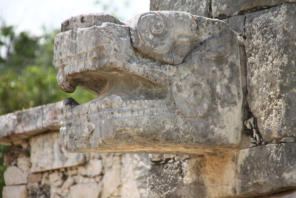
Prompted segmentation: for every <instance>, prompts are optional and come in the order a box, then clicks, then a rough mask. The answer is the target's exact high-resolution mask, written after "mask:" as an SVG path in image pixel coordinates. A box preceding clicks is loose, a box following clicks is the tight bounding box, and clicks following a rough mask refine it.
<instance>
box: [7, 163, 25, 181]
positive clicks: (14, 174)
mask: <svg viewBox="0 0 296 198" xmlns="http://www.w3.org/2000/svg"><path fill="white" fill-rule="evenodd" d="M27 177H28V174H26V173H24V172H23V171H22V170H21V169H19V168H18V167H16V166H9V167H8V168H7V169H6V171H5V172H4V181H5V184H6V185H17V184H26V183H27Z"/></svg>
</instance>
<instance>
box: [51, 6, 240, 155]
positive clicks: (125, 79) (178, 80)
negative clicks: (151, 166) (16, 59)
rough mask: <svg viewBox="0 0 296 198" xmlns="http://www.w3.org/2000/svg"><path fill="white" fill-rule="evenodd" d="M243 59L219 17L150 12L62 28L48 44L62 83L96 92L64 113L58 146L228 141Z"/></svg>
mask: <svg viewBox="0 0 296 198" xmlns="http://www.w3.org/2000/svg"><path fill="white" fill-rule="evenodd" d="M70 20H71V19H70ZM241 58H242V56H241V54H240V48H239V42H238V39H237V36H236V34H234V32H232V31H231V30H230V28H229V27H228V25H227V24H226V23H224V22H222V21H219V20H211V19H207V18H204V17H198V16H193V15H191V14H188V13H185V12H148V13H144V14H142V15H140V16H138V17H136V18H135V19H133V20H131V21H130V22H129V23H128V24H126V25H120V24H115V23H110V22H105V23H102V25H100V26H97V25H94V26H91V27H88V28H84V27H83V26H82V27H81V28H77V29H75V28H74V29H72V30H68V31H66V32H62V33H60V34H58V35H57V37H56V41H55V64H56V68H57V69H58V70H59V72H58V77H57V78H58V81H59V85H60V87H61V88H63V89H64V90H65V91H69V92H71V91H73V90H74V89H75V87H76V86H78V85H79V86H82V87H85V88H87V89H89V90H92V91H94V92H96V93H97V94H98V95H99V98H98V99H96V100H93V101H91V102H89V103H86V104H83V105H78V106H76V107H74V108H72V109H71V110H69V112H68V113H67V117H66V119H65V120H64V122H63V127H62V128H61V129H60V132H61V135H62V139H63V142H64V144H65V146H66V148H67V149H69V150H70V151H76V152H80V151H94V150H97V151H107V152H114V151H116V152H118V151H119V152H127V151H128V152H139V151H154V152H155V151H156V152H157V151H160V150H161V151H162V152H197V151H198V150H202V152H205V151H206V149H210V150H212V149H214V148H220V147H223V148H227V147H230V148H232V147H236V146H237V145H238V144H239V143H240V139H241V130H242V101H243V92H242V86H243V84H244V82H243V74H242V71H243V70H242V66H241ZM200 148H202V149H200ZM203 149H205V150H203Z"/></svg>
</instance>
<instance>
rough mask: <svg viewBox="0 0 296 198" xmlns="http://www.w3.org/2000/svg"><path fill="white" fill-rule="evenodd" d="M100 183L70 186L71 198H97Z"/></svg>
mask: <svg viewBox="0 0 296 198" xmlns="http://www.w3.org/2000/svg"><path fill="white" fill-rule="evenodd" d="M100 191H101V185H100V184H97V183H88V184H76V185H74V186H72V187H71V191H70V196H71V198H98V197H99V194H100Z"/></svg>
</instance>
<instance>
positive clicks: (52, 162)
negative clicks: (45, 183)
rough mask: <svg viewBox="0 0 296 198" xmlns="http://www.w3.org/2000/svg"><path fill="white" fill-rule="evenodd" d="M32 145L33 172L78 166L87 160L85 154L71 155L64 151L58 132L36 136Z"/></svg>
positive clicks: (32, 140) (31, 142)
mask: <svg viewBox="0 0 296 198" xmlns="http://www.w3.org/2000/svg"><path fill="white" fill-rule="evenodd" d="M30 144H31V162H32V167H31V171H32V172H38V171H45V170H51V169H57V168H62V167H70V166H77V165H79V164H82V163H84V160H85V159H84V156H83V154H76V153H69V152H67V151H66V150H65V149H64V147H63V146H62V145H61V143H60V139H59V133H58V132H56V133H48V134H45V135H39V136H35V137H33V138H32V139H31V140H30Z"/></svg>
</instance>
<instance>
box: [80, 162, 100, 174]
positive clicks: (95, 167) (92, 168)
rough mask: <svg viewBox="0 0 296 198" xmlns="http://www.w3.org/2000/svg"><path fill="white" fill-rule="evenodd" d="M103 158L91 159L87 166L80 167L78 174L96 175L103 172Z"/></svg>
mask: <svg viewBox="0 0 296 198" xmlns="http://www.w3.org/2000/svg"><path fill="white" fill-rule="evenodd" d="M102 169H103V165H102V160H98V159H91V160H89V161H88V162H87V165H86V166H80V167H78V174H81V175H86V176H90V177H94V176H97V175H100V174H101V173H102Z"/></svg>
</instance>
